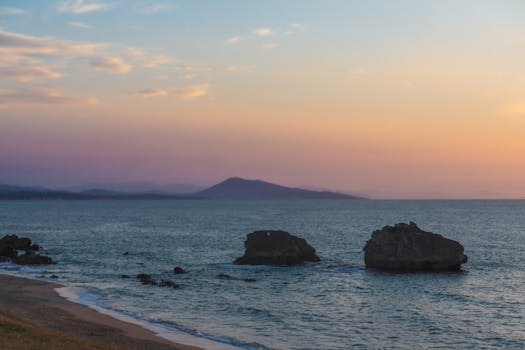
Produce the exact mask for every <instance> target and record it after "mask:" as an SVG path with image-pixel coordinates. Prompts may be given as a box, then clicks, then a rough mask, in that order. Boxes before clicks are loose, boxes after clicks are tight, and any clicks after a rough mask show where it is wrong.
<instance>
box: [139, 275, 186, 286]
mask: <svg viewBox="0 0 525 350" xmlns="http://www.w3.org/2000/svg"><path fill="white" fill-rule="evenodd" d="M137 279H138V280H139V281H140V282H141V283H142V284H145V285H151V286H159V287H171V288H179V285H178V284H177V283H175V282H174V281H170V280H160V281H158V282H157V281H156V280H155V279H153V277H151V275H149V274H146V273H140V274H138V275H137Z"/></svg>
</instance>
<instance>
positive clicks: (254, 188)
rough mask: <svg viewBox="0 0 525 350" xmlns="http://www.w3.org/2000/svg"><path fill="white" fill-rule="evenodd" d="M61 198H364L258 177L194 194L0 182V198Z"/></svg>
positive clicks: (212, 187)
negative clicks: (273, 181)
mask: <svg viewBox="0 0 525 350" xmlns="http://www.w3.org/2000/svg"><path fill="white" fill-rule="evenodd" d="M1 199H5V200H11V199H17V200H30V199H37V200H38V199H65V200H68V199H70V200H92V199H111V200H138V199H148V200H157V199H171V200H173V199H366V198H364V197H358V196H354V195H350V194H346V193H340V192H332V191H313V190H306V189H302V188H292V187H286V186H281V185H277V184H273V183H270V182H266V181H262V180H246V179H242V178H239V177H232V178H229V179H227V180H225V181H223V182H220V183H218V184H216V185H213V186H211V187H209V188H207V189H204V190H202V191H199V192H195V193H185V194H182V193H181V194H178V193H162V192H159V193H157V192H155V193H150V192H145V193H126V192H118V191H110V190H106V189H98V188H97V189H90V190H85V191H78V192H76V191H66V190H53V189H49V188H42V187H21V186H12V185H0V200H1Z"/></svg>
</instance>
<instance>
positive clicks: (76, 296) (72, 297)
mask: <svg viewBox="0 0 525 350" xmlns="http://www.w3.org/2000/svg"><path fill="white" fill-rule="evenodd" d="M55 291H56V292H57V293H58V295H60V296H61V297H63V298H65V299H67V300H69V301H72V302H75V303H78V304H82V305H85V306H87V307H89V308H91V309H93V310H95V311H97V312H99V313H101V314H104V315H106V316H110V317H112V318H114V319H117V320H119V321H123V322H126V323H131V324H134V325H137V326H140V327H142V328H145V329H148V330H150V331H152V332H154V333H155V334H156V335H157V336H159V337H162V338H164V339H167V340H169V341H172V342H176V343H179V344H184V345H189V346H196V347H199V348H202V349H205V350H239V349H242V348H239V347H236V346H234V345H230V344H225V343H221V342H218V341H213V340H209V339H207V338H204V337H197V336H194V335H191V334H188V333H184V332H181V331H177V330H175V329H171V328H168V327H166V326H163V325H159V324H153V323H150V322H147V321H145V320H140V319H137V318H134V317H131V316H128V315H126V314H123V313H120V312H116V311H112V310H108V309H106V308H103V307H101V306H100V305H97V303H96V300H97V298H96V296H94V295H93V294H89V293H87V292H86V290H85V289H83V288H80V287H60V288H55Z"/></svg>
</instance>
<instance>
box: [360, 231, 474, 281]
mask: <svg viewBox="0 0 525 350" xmlns="http://www.w3.org/2000/svg"><path fill="white" fill-rule="evenodd" d="M363 250H364V251H365V265H366V267H372V268H377V269H382V270H394V271H452V270H459V269H460V268H461V265H462V264H464V263H466V262H467V256H466V255H465V254H463V251H464V248H463V246H462V245H461V244H459V243H458V242H456V241H453V240H451V239H448V238H445V237H443V236H441V235H439V234H435V233H431V232H426V231H423V230H421V229H420V228H419V227H418V226H417V225H416V224H415V223H413V222H410V223H409V224H406V223H399V224H396V225H394V226H385V227H383V228H382V229H381V230H376V231H374V232H373V233H372V238H371V239H370V240H368V241H367V242H366V245H365V247H364V249H363Z"/></svg>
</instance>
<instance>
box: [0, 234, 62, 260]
mask: <svg viewBox="0 0 525 350" xmlns="http://www.w3.org/2000/svg"><path fill="white" fill-rule="evenodd" d="M39 249H40V246H39V245H38V244H33V243H32V242H31V239H29V238H27V237H18V236H17V235H6V236H4V237H2V238H1V239H0V261H7V260H9V259H10V260H11V261H12V262H13V263H15V264H19V265H46V264H52V263H53V260H52V259H51V258H50V257H48V256H45V255H40V254H37V253H36V251H38V250H39ZM19 250H23V251H25V254H24V255H20V256H19V255H18V251H19Z"/></svg>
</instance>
